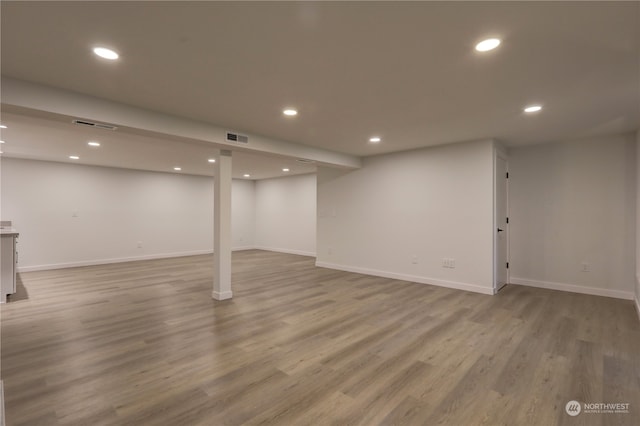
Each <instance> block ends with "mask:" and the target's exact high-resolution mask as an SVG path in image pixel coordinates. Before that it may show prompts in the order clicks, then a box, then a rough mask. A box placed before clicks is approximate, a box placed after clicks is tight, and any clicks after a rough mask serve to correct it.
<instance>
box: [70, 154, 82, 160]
mask: <svg viewBox="0 0 640 426" xmlns="http://www.w3.org/2000/svg"><path fill="white" fill-rule="evenodd" d="M69 158H70V159H72V160H79V159H80V157H78V156H77V155H70V156H69Z"/></svg>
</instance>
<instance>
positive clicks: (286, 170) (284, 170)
mask: <svg viewBox="0 0 640 426" xmlns="http://www.w3.org/2000/svg"><path fill="white" fill-rule="evenodd" d="M282 171H283V172H288V171H290V170H289V169H287V168H284V169H282Z"/></svg>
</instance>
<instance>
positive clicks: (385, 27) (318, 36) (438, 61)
mask: <svg viewBox="0 0 640 426" xmlns="http://www.w3.org/2000/svg"><path fill="white" fill-rule="evenodd" d="M0 7H1V12H2V16H1V20H2V22H1V24H2V26H1V42H2V46H1V47H2V51H1V54H2V58H1V59H2V62H1V64H2V74H3V75H5V76H9V77H13V78H18V79H22V80H27V81H32V82H38V83H42V84H46V85H50V86H55V87H60V88H64V89H68V90H72V91H76V92H80V93H85V94H90V95H93V96H97V97H101V98H105V99H110V100H114V101H118V102H121V103H125V104H129V105H133V106H137V107H141V108H146V109H150V110H154V111H158V112H162V113H167V114H172V115H176V116H181V117H187V118H191V119H195V120H200V121H205V122H209V123H212V124H216V125H219V126H223V127H227V128H233V129H238V130H240V131H246V132H250V133H253V134H259V135H264V136H267V137H270V138H274V139H280V140H284V141H290V142H296V143H301V144H305V145H310V146H315V147H320V148H324V149H329V150H333V151H338V152H343V153H347V154H353V155H358V156H367V155H374V154H379V153H385V152H393V151H400V150H406V149H412V148H418V147H423V146H429V145H436V144H444V143H453V142H461V141H468V140H476V139H486V138H497V139H499V140H501V141H503V142H504V143H506V144H507V145H510V146H517V145H523V144H532V143H542V142H553V141H557V140H566V139H574V138H580V137H587V136H596V135H602V134H609V133H621V132H627V131H633V130H636V129H638V127H639V123H640V119H639V115H640V108H639V105H638V104H639V99H640V85H639V76H640V71H639V62H640V61H639V58H640V3H639V2H602V3H600V2H538V3H536V2H342V3H341V2H12V1H3V2H2V3H1V5H0ZM487 37H499V38H501V39H502V40H503V42H502V45H501V46H500V47H499V48H498V49H497V50H495V51H492V52H487V53H484V54H480V53H478V52H475V51H474V49H473V47H474V45H475V44H476V43H477V42H478V41H480V40H482V39H484V38H487ZM96 45H103V46H107V47H112V48H114V49H116V50H117V51H118V52H119V53H120V54H121V59H120V60H118V61H117V62H107V61H105V60H101V59H99V58H96V57H95V56H94V55H93V54H92V52H91V48H92V47H94V46H96ZM531 103H541V104H542V105H543V106H544V109H543V111H541V112H540V113H538V114H535V115H530V116H528V115H525V114H524V113H523V112H522V108H523V107H524V106H525V105H527V104H531ZM287 106H293V107H296V108H297V109H298V110H299V115H298V116H297V117H295V118H287V117H284V116H283V115H282V113H281V111H282V109H283V108H284V107H287ZM10 118H11V119H12V120H14V119H15V120H19V118H18V117H16V116H13V115H11V116H10ZM2 120H3V121H4V120H5V118H4V117H3V118H2ZM49 125H50V124H47V123H43V122H34V124H33V126H32V125H31V124H27V125H25V126H24V127H25V134H27V133H28V132H32V133H31V136H32V137H33V138H37V136H38V135H37V134H36V133H35V132H36V130H34V129H31V128H30V127H34V128H38V127H41V128H46V127H47V126H49ZM53 127H56V130H55V131H56V132H57V131H59V132H60V135H61V137H60V138H56V142H55V143H56V144H57V143H62V141H61V140H62V139H64V140H67V139H71V138H72V137H71V136H70V134H65V132H66V131H69V132H72V131H73V132H75V131H76V130H69V129H66V128H64V129H63V128H62V127H63V126H53ZM58 127H59V128H58ZM47 130H49V129H47ZM4 134H5V133H3V135H4ZM7 134H8V133H7ZM372 135H380V136H381V137H382V138H383V141H382V143H380V144H378V145H373V144H370V143H368V142H367V140H368V138H369V137H370V136H372ZM41 136H43V135H41ZM83 136H87V135H83ZM125 136H126V137H127V138H129V135H125ZM16 137H17V136H16ZM79 137H80V136H79ZM3 138H5V136H3ZM114 138H115V136H114ZM80 139H81V138H80ZM142 139H144V138H142ZM23 140H26V138H23ZM8 142H9V141H8ZM112 142H113V146H114V147H115V146H121V147H123V148H124V149H125V150H129V149H131V147H130V146H129V145H126V143H125V141H120V142H115V140H114V141H112ZM138 142H139V143H140V146H144V143H145V141H144V140H140V141H138ZM68 143H71V142H68ZM78 143H79V142H78ZM34 144H35V142H34ZM5 145H7V146H6V147H3V148H4V150H6V151H7V152H8V151H9V146H8V144H5ZM36 145H37V144H36ZM36 145H34V146H32V147H29V148H28V149H29V150H31V149H33V150H35V151H37V150H38V149H41V148H42V144H40V145H37V146H36ZM109 145H110V146H111V142H110V144H109ZM68 148H70V147H69V146H65V149H68ZM200 148H201V149H202V150H203V151H201V152H200V151H198V152H197V153H196V151H197V150H196V151H194V156H198V155H200V154H202V155H204V156H206V153H205V151H206V147H199V148H198V149H200ZM25 149H27V148H25ZM194 149H195V148H194ZM102 152H104V154H101V155H107V147H106V145H105V149H104V150H103V151H102ZM144 152H148V150H144V149H143V150H142V151H141V153H140V156H139V157H138V156H137V155H136V160H135V161H136V162H141V163H142V162H144V161H145V160H144V159H143V158H142V154H143V153H144ZM90 154H92V153H87V154H86V155H84V157H87V158H90ZM156 154H157V156H158V163H157V164H158V165H157V167H160V168H164V167H167V166H173V163H174V161H173V160H174V159H175V158H179V157H175V156H173V153H172V154H167V155H166V156H164V155H161V150H159V152H157V153H156ZM25 155H26V154H25ZM30 155H31V154H30ZM65 155H66V152H65ZM154 155H155V154H154ZM124 157H126V151H125V152H123V153H120V154H118V158H120V160H118V161H125V158H124ZM114 158H115V157H114ZM254 159H255V158H254ZM169 160H171V161H169ZM95 161H100V160H99V159H96V160H95ZM162 161H164V162H162ZM198 161H199V160H198ZM238 161H240V160H238ZM271 161H275V162H274V163H272V164H271V165H269V166H267V167H276V166H277V169H278V170H280V168H281V167H280V164H282V162H280V160H273V159H271ZM123 164H124V165H125V166H128V165H127V164H129V163H127V164H125V163H123ZM136 164H139V163H136ZM235 164H236V163H235V162H234V165H235ZM194 167H196V166H194ZM205 167H206V164H205ZM198 173H200V172H198Z"/></svg>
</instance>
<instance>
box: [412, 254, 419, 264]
mask: <svg viewBox="0 0 640 426" xmlns="http://www.w3.org/2000/svg"><path fill="white" fill-rule="evenodd" d="M411 263H413V264H414V265H415V264H417V263H418V256H415V255H414V256H411Z"/></svg>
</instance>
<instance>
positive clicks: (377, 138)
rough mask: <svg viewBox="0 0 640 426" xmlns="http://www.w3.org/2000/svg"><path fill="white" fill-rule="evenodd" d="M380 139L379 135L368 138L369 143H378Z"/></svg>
mask: <svg viewBox="0 0 640 426" xmlns="http://www.w3.org/2000/svg"><path fill="white" fill-rule="evenodd" d="M381 140H382V139H381V138H380V137H379V136H374V137H372V138H369V142H371V143H378V142H380V141H381Z"/></svg>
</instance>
